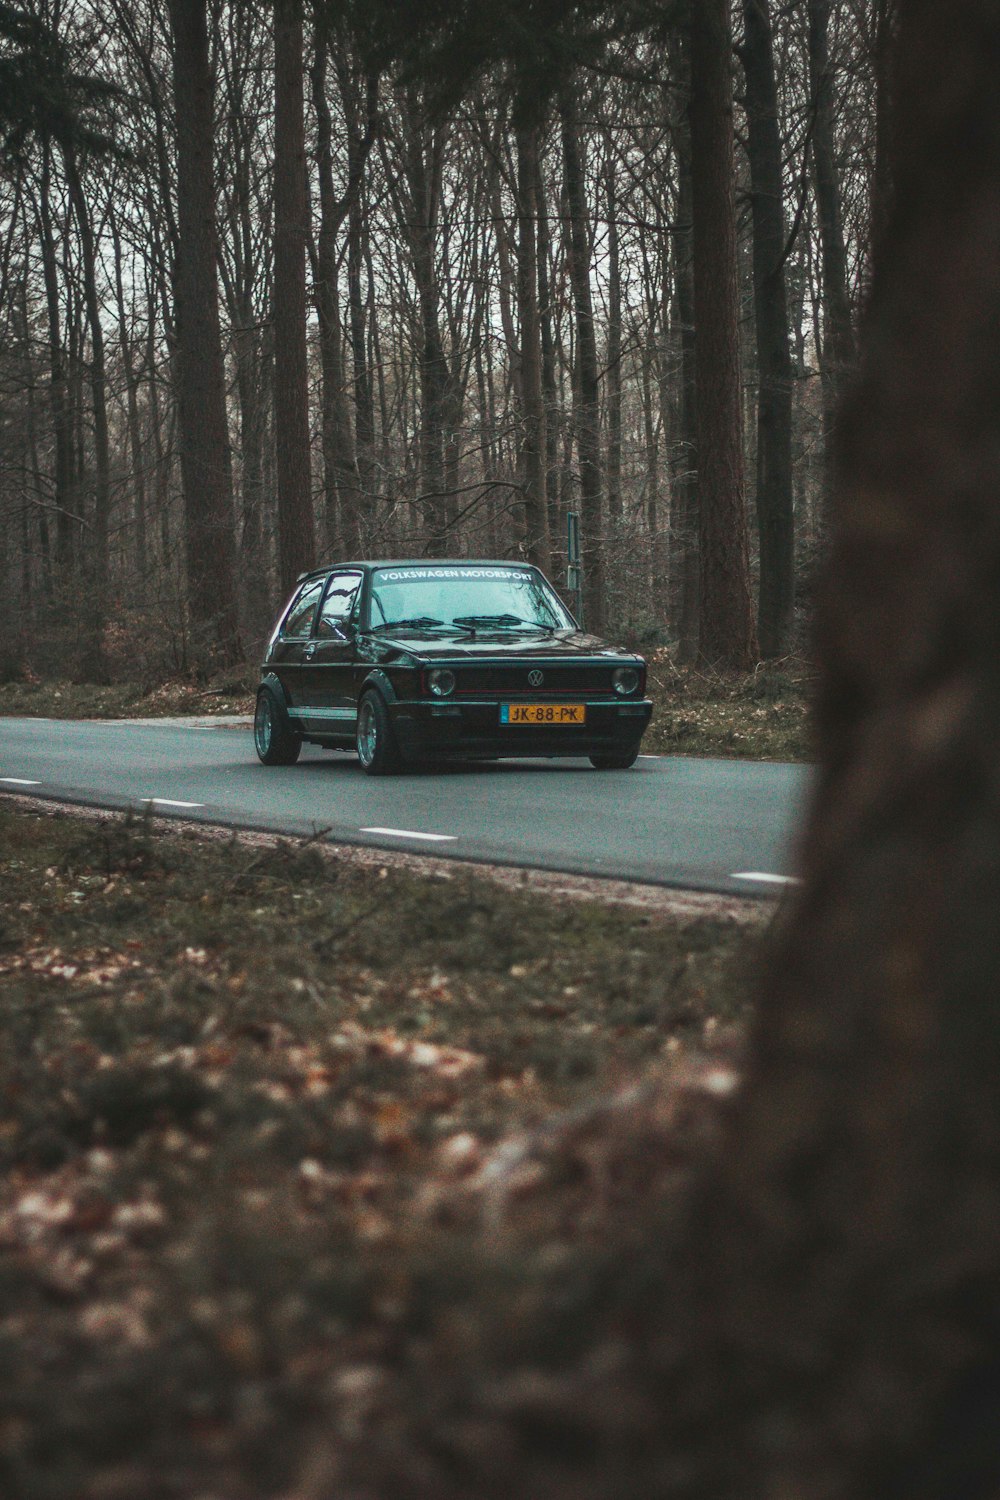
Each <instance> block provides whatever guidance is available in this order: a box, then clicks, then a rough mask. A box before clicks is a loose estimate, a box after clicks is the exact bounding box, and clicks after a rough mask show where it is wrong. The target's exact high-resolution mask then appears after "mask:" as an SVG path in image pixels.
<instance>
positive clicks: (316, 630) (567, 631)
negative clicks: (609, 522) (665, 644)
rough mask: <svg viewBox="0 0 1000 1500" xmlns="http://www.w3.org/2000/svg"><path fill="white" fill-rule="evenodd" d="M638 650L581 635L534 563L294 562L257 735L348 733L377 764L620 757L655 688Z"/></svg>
mask: <svg viewBox="0 0 1000 1500" xmlns="http://www.w3.org/2000/svg"><path fill="white" fill-rule="evenodd" d="M645 687H646V663H645V662H644V661H643V659H642V657H641V656H636V655H634V654H633V653H632V652H630V651H625V650H622V649H620V648H619V647H616V646H609V645H607V644H606V643H605V642H604V641H602V640H599V639H598V638H597V637H596V636H592V635H586V634H584V633H583V632H582V631H581V630H579V629H578V628H577V624H576V621H575V620H574V619H573V617H572V615H571V614H570V613H569V611H568V610H567V609H566V607H565V605H564V604H563V603H562V601H561V600H560V598H559V596H558V594H557V593H556V592H555V590H554V589H553V588H552V586H551V584H549V583H548V582H547V580H546V579H545V577H544V576H543V575H542V574H541V573H540V572H539V571H538V569H537V568H534V567H531V566H530V565H528V564H526V563H511V562H457V561H455V562H451V561H443V562H436V561H435V562H365V563H344V564H343V565H341V566H337V567H333V568H331V567H326V568H323V569H320V570H317V571H315V572H312V573H306V574H304V575H303V576H302V577H301V578H300V579H299V582H298V586H297V588H296V590H295V593H294V594H293V596H292V599H291V601H290V602H289V604H288V605H287V607H286V608H285V609H284V610H283V611H282V614H281V618H280V620H279V621H278V624H277V626H276V628H275V631H274V634H273V635H272V637H271V640H270V642H269V644H268V647H267V654H266V656H265V658H264V665H263V668H262V673H261V683H260V687H259V689H258V692H257V711H256V714H255V716H254V743H255V745H256V747H257V754H258V755H259V756H260V759H261V760H262V761H263V762H264V764H265V765H268V766H282V765H285V766H287V765H291V764H292V763H293V762H294V761H295V760H297V759H298V755H299V750H300V749H301V747H302V744H303V741H306V740H308V741H309V742H310V743H312V744H316V745H327V746H330V747H331V748H338V749H343V748H350V747H356V749H357V753H358V758H359V759H360V761H361V764H362V766H363V767H364V769H365V770H366V771H367V772H368V773H369V775H372V776H383V775H387V774H389V773H391V772H393V771H398V770H400V769H401V768H402V767H403V766H404V765H405V764H406V763H407V762H408V761H413V760H418V759H421V758H439V757H444V756H455V757H461V758H463V759H474V758H476V757H479V758H481V759H497V758H499V757H501V756H504V757H506V756H515V755H539V756H551V755H578V756H589V758H590V762H591V764H592V765H593V766H596V767H597V768H598V770H602V771H605V770H623V769H624V768H625V767H627V766H630V765H632V763H633V761H634V760H635V759H636V756H637V755H638V754H639V743H640V741H641V739H642V735H643V731H644V730H645V728H646V725H647V724H648V723H649V719H650V715H651V713H652V704H651V703H650V702H649V701H648V699H647V698H646V697H645Z"/></svg>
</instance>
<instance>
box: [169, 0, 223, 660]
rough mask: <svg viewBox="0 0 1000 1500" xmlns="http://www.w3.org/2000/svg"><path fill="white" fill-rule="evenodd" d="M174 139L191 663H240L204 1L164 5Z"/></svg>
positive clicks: (179, 374)
mask: <svg viewBox="0 0 1000 1500" xmlns="http://www.w3.org/2000/svg"><path fill="white" fill-rule="evenodd" d="M169 9H170V23H171V28H172V32H173V76H174V112H175V119H176V130H177V227H178V244H177V265H176V273H175V276H176V294H177V318H176V327H177V359H176V364H177V381H178V391H177V398H178V412H179V427H180V452H181V478H182V483H183V487H184V517H185V538H184V540H185V551H186V555H187V591H188V607H189V610H190V616H191V633H192V637H193V648H194V656H195V660H196V662H198V663H199V664H200V665H201V666H203V667H204V666H207V665H209V664H210V663H212V662H213V661H218V662H219V663H221V664H224V665H230V664H232V663H233V662H235V661H236V660H238V658H239V649H240V648H239V618H238V611H237V598H236V547H235V541H234V528H233V485H232V467H231V460H230V453H229V432H228V425H227V419H226V389H225V371H224V368H223V361H222V340H221V334H220V328H219V288H218V281H217V277H216V266H217V262H218V236H217V230H216V214H215V183H214V174H213V143H214V139H215V134H214V119H213V101H214V80H213V78H212V70H211V66H210V62H209V52H208V26H207V14H206V11H207V5H206V0H169Z"/></svg>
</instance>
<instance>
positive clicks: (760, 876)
mask: <svg viewBox="0 0 1000 1500" xmlns="http://www.w3.org/2000/svg"><path fill="white" fill-rule="evenodd" d="M729 878H730V880H761V881H763V882H764V884H765V885H801V884H802V882H801V880H799V879H798V877H797V876H795V875H768V874H766V873H765V872H764V871H763V870H737V871H735V872H734V873H733V874H732V875H730V877H729Z"/></svg>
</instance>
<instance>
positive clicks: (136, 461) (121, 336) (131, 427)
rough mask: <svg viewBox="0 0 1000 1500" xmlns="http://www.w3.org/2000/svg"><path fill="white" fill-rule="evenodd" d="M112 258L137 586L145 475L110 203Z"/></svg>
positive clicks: (141, 575) (142, 573)
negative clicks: (113, 261) (129, 464)
mask: <svg viewBox="0 0 1000 1500" xmlns="http://www.w3.org/2000/svg"><path fill="white" fill-rule="evenodd" d="M108 219H109V226H110V229H111V240H112V245H113V248H114V257H115V298H116V301H117V311H118V343H119V350H120V357H121V362H122V369H123V371H124V374H125V397H126V411H127V422H128V438H129V450H130V454H131V460H132V461H131V468H130V473H129V486H130V489H131V492H132V517H133V521H134V523H135V552H134V559H135V572H136V577H137V580H138V582H139V583H140V585H141V584H142V582H143V580H144V579H145V577H146V570H147V556H146V475H145V465H144V463H143V452H142V432H141V429H140V424H139V381H138V378H137V376H136V373H135V368H134V366H133V364H132V330H131V328H130V327H129V320H128V314H127V312H126V309H125V286H124V281H123V277H122V242H121V232H120V229H119V225H118V220H117V217H116V214H115V211H114V206H113V204H112V206H111V210H110V213H109V215H108Z"/></svg>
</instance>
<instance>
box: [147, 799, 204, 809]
mask: <svg viewBox="0 0 1000 1500" xmlns="http://www.w3.org/2000/svg"><path fill="white" fill-rule="evenodd" d="M144 800H145V801H146V802H155V803H156V805H157V807H204V806H205V804H204V802H178V801H176V800H175V798H173V797H146V798H145V799H144Z"/></svg>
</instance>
